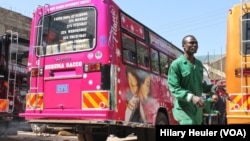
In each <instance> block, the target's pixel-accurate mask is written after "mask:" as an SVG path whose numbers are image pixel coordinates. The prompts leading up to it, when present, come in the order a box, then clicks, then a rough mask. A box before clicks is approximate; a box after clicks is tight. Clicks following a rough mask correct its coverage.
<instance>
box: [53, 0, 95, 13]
mask: <svg viewBox="0 0 250 141" xmlns="http://www.w3.org/2000/svg"><path fill="white" fill-rule="evenodd" d="M90 2H91V0H81V1H76V2H70V3H65V4H62V5H56V6H52V7H50V8H49V11H51V12H52V11H55V10H60V9H64V8H68V7H73V6H79V5H81V4H86V3H90Z"/></svg>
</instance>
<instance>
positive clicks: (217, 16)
mask: <svg viewBox="0 0 250 141" xmlns="http://www.w3.org/2000/svg"><path fill="white" fill-rule="evenodd" d="M64 1H67V0H0V6H1V7H3V8H6V9H9V10H12V11H16V12H18V13H21V14H23V15H25V16H28V17H31V15H32V12H33V11H34V10H35V9H36V8H37V7H38V5H45V4H50V5H53V4H56V3H59V2H64ZM100 1H101V0H100ZM114 1H115V3H117V4H118V6H119V7H120V8H121V9H122V10H123V11H124V12H126V13H127V14H129V15H130V16H132V17H133V18H135V19H137V20H138V21H139V22H141V23H142V24H144V25H145V26H147V27H148V28H150V29H152V30H153V31H155V32H156V33H158V34H159V35H161V36H162V37H164V38H165V39H167V40H168V41H170V42H171V43H173V44H174V45H175V46H177V47H179V48H180V49H182V46H181V40H182V38H183V37H184V36H185V35H189V34H192V35H194V36H195V37H196V38H197V40H198V42H199V48H198V51H197V53H196V55H215V54H220V55H222V54H225V51H226V48H225V46H226V21H227V14H228V10H229V9H230V8H232V6H233V5H235V4H238V3H240V2H241V0H207V1H203V0H200V1H199V0H182V1H180V0H114Z"/></svg>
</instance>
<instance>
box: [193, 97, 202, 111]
mask: <svg viewBox="0 0 250 141" xmlns="http://www.w3.org/2000/svg"><path fill="white" fill-rule="evenodd" d="M192 102H193V104H194V105H196V106H197V107H200V108H205V99H204V98H203V97H199V96H195V95H193V97H192Z"/></svg>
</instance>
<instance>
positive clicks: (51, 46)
mask: <svg viewBox="0 0 250 141" xmlns="http://www.w3.org/2000/svg"><path fill="white" fill-rule="evenodd" d="M37 32H38V34H37V51H36V52H37V55H53V54H61V53H69V52H77V51H84V50H90V49H92V48H93V47H94V46H95V38H96V10H95V9H94V8H92V7H84V8H74V9H69V10H64V11H60V12H57V13H53V14H51V15H46V16H45V17H44V18H41V19H40V21H39V28H38V31H37Z"/></svg>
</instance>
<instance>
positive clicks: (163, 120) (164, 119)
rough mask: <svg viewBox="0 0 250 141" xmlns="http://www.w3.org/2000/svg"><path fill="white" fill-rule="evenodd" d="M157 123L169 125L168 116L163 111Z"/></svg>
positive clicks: (157, 118)
mask: <svg viewBox="0 0 250 141" xmlns="http://www.w3.org/2000/svg"><path fill="white" fill-rule="evenodd" d="M155 124H156V125H169V122H168V118H167V116H166V115H165V114H164V113H162V112H160V113H158V115H157V117H156V122H155Z"/></svg>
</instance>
